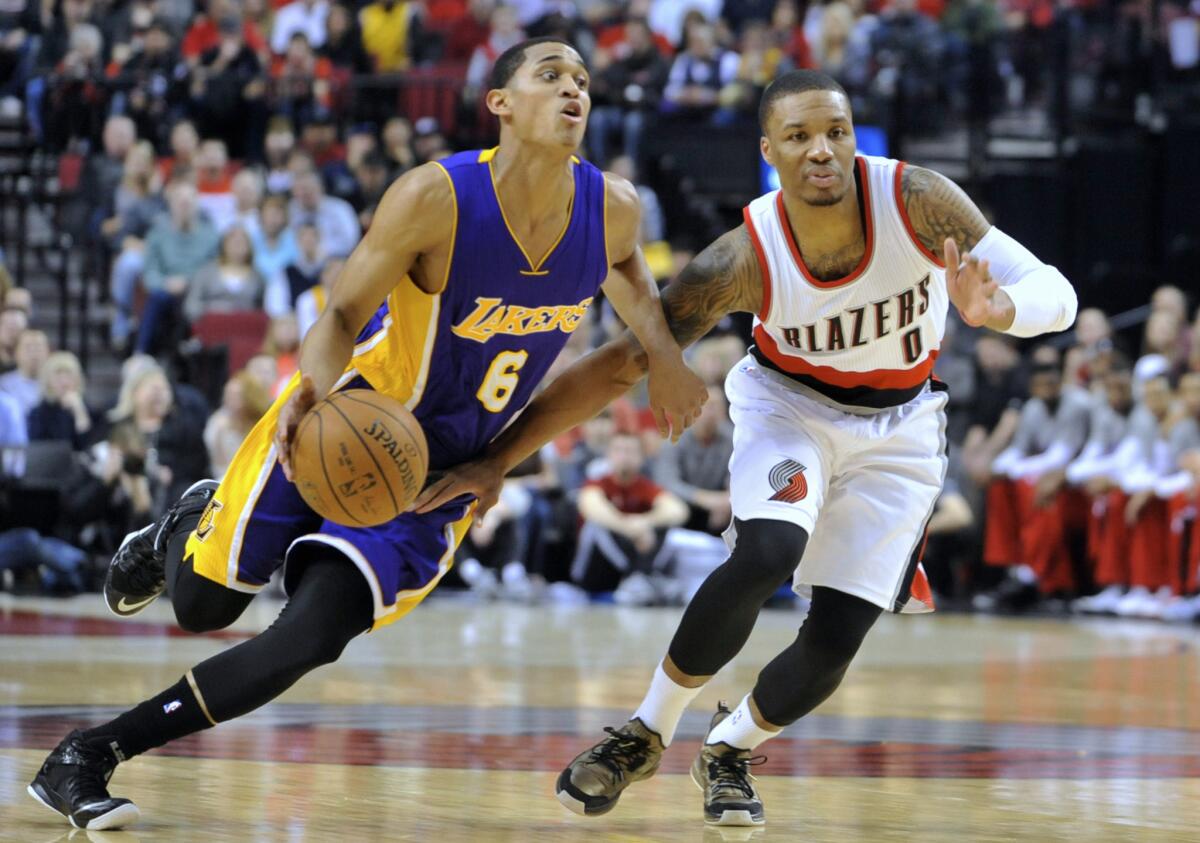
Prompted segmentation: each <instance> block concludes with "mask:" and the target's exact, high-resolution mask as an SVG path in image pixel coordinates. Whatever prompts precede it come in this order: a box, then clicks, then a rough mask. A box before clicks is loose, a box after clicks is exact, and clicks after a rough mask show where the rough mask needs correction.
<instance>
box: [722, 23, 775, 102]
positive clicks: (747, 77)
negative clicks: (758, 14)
mask: <svg viewBox="0 0 1200 843" xmlns="http://www.w3.org/2000/svg"><path fill="white" fill-rule="evenodd" d="M791 69H792V61H791V59H790V58H789V57H788V56H787V54H786V53H784V51H783V50H781V49H779V48H778V47H776V46H775V45H774V44H773V43H772V41H771V38H770V36H769V30H768V29H767V27H766V24H763V23H760V22H757V21H752V22H750V23H747V24H746V26H745V27H744V28H743V30H742V35H741V39H740V54H739V57H738V67H737V73H736V75H735V76H734V79H733V81H732V82H730V83H729V84H728V85H726V86H725V87H724V88H723V89H722V90H721V94H720V100H719V101H720V103H721V107H722V108H723V109H725V110H726V111H727V112H729V113H730V114H731V119H735V118H738V117H740V119H742V120H746V121H748V120H751V119H756V115H757V111H758V101H759V99H760V98H761V97H762V92H763V91H764V90H766V87H767V85H769V84H771V80H773V79H774V78H775V77H776V76H777V75H779V74H780V73H784V72H786V71H788V70H791Z"/></svg>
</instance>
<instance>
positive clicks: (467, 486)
mask: <svg viewBox="0 0 1200 843" xmlns="http://www.w3.org/2000/svg"><path fill="white" fill-rule="evenodd" d="M503 485H504V472H503V471H502V470H501V469H500V467H499V466H498V465H496V464H495V463H493V462H492V461H490V460H489V459H487V458H486V457H485V458H484V459H480V460H475V461H474V462H465V463H463V464H462V465H456V466H455V467H454V468H451V469H449V470H448V471H447V472H446V473H445V474H443V475H442V476H441V477H439V478H438V479H437V480H435V481H433V482H432V483H430V484H429V485H428V486H426V487H425V488H424V489H422V490H421V494H419V495H417V499H416V500H415V501H413V502H412V506H410V507H409V508H408V511H409V512H415V513H417V514H419V515H423V514H424V513H426V512H431V511H433V510H435V509H437V508H438V507H439V506H442V505H443V504H447V503H449V502H450V501H452V500H454V499H455V498H457V497H461V496H462V495H474V496H475V497H476V498H477V499H478V501H479V503H478V504H477V505H476V507H475V522H476V523H480V522H482V521H483V516H484V515H486V514H487V511H488V510H489V509H491V508H492V507H493V506H495V505H496V501H498V500H499V499H500V489H501V487H502V486H503Z"/></svg>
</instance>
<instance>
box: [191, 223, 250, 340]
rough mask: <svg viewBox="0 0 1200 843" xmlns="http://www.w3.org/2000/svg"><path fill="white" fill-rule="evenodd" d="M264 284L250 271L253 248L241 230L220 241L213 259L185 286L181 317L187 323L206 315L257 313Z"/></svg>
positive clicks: (239, 227) (239, 228)
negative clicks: (238, 312) (185, 291)
mask: <svg viewBox="0 0 1200 843" xmlns="http://www.w3.org/2000/svg"><path fill="white" fill-rule="evenodd" d="M265 288H266V282H265V281H264V280H263V277H262V276H261V275H259V274H258V270H256V269H255V268H254V246H253V245H251V242H250V235H249V234H247V233H246V229H244V228H242V227H241V226H236V225H235V226H233V227H232V228H230V229H229V230H228V231H226V232H225V234H224V236H223V237H222V238H221V246H220V249H219V250H218V252H217V258H216V260H215V261H213V262H212V263H209V264H207V265H205V266H203V267H201V268H200V269H199V270H198V271H197V272H196V275H195V277H193V278H192V281H191V283H190V284H188V289H187V297H186V298H185V299H184V302H183V315H184V317H185V318H186V319H187V321H188V322H190V323H195V322H197V321H199V320H200V318H201V317H202V316H204V315H205V314H206V313H230V312H234V311H245V310H260V309H261V308H262V302H263V294H264V291H265Z"/></svg>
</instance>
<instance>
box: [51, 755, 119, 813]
mask: <svg viewBox="0 0 1200 843" xmlns="http://www.w3.org/2000/svg"><path fill="white" fill-rule="evenodd" d="M63 761H64V762H65V763H67V764H70V765H72V766H74V767H75V768H76V773H75V775H74V776H72V777H71V779H70V782H69V784H68V787H67V790H68V794H67V795H68V797H69V798H70V800H71V804H73V805H87V804H88V803H91V802H103V801H104V800H106V799H111V798H112V797H111V796H109V794H108V777H109V776H110V775H111V774H112V766H111V764H110V761H109V758H108V756H107V755H106V754H105V753H104V752H103V751H102V750H98V749H93V748H92V747H90V746H88V745H87V743H85V742H84V741H82V740H80V741H75V742H73V743H72V745H71V746H70V748H69V751H68V752H66V753H64V758H63Z"/></svg>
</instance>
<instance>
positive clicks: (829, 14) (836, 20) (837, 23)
mask: <svg viewBox="0 0 1200 843" xmlns="http://www.w3.org/2000/svg"><path fill="white" fill-rule="evenodd" d="M820 21H821V23H820V29H819V36H818V38H817V40H816V42H815V43H814V44H813V61H814V62H815V64H816V66H817V67H818V68H820V69H821V70H822V71H824V72H825V73H828V74H830V75H831V76H833V77H835V78H837V79H839V80H844V81H845V82H846V83H847V84H849V85H851V87H852V88H854V89H860V88H861V84H856V83H864V82H865V81H866V78H867V73H868V71H867V69H866V65H867V64H868V63H869V60H870V55H869V52H868V51H869V42H865V41H864V40H863V39H855V37H854V30H855V24H856V22H855V19H854V12H853V10H852V9H851V8H850V6H849V5H848V4H846V3H843V2H840V0H835V2H833V3H830V4H829V5H827V6H825V7H824V9H823V10H822V12H821V18H820Z"/></svg>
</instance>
